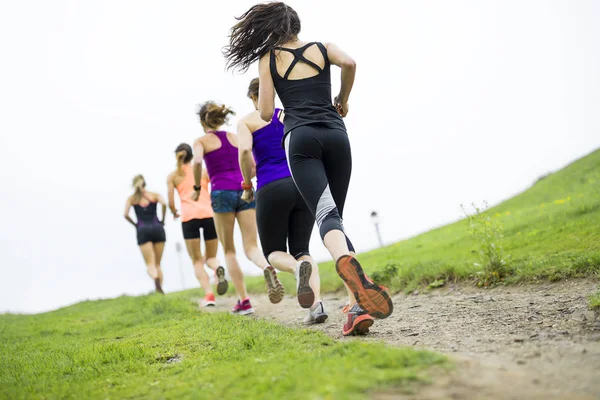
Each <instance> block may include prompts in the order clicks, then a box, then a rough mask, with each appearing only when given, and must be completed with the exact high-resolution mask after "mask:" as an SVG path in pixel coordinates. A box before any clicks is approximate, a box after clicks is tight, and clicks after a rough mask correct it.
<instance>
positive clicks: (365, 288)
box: [335, 256, 394, 319]
mask: <svg viewBox="0 0 600 400" xmlns="http://www.w3.org/2000/svg"><path fill="white" fill-rule="evenodd" d="M335 269H336V271H337V273H338V275H339V276H340V278H342V279H343V280H344V282H346V284H347V285H348V287H349V288H350V290H352V292H353V293H354V297H356V301H357V302H358V305H359V306H360V308H361V309H362V310H364V312H366V313H367V314H370V315H371V316H372V317H374V318H379V319H383V318H387V317H389V316H390V315H391V314H392V311H394V305H393V304H392V299H391V298H390V296H389V294H388V292H387V290H385V289H384V288H382V287H381V286H378V285H376V284H374V283H373V281H372V280H371V279H369V277H368V276H367V274H365V271H363V269H362V267H361V266H360V264H359V262H358V260H357V259H355V258H354V257H350V256H342V257H340V258H339V259H338V260H337V262H336V263H335Z"/></svg>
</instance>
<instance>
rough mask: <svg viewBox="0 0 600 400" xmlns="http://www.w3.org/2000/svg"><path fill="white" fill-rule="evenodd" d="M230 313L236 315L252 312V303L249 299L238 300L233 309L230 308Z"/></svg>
mask: <svg viewBox="0 0 600 400" xmlns="http://www.w3.org/2000/svg"><path fill="white" fill-rule="evenodd" d="M231 313H232V314H237V315H248V314H253V313H254V309H253V308H252V304H250V299H246V300H244V301H242V302H240V301H239V300H238V301H237V304H236V305H235V307H233V310H231Z"/></svg>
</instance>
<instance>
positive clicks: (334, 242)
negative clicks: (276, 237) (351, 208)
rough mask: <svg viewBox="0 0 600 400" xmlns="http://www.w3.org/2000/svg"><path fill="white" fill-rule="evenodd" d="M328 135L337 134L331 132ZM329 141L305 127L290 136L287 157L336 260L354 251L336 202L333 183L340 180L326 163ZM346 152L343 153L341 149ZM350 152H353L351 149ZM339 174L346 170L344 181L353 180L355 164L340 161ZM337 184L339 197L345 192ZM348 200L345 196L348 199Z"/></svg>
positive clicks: (324, 241) (311, 128) (287, 140)
mask: <svg viewBox="0 0 600 400" xmlns="http://www.w3.org/2000/svg"><path fill="white" fill-rule="evenodd" d="M327 131H328V132H326V133H327V134H330V133H333V132H336V130H327ZM328 145H329V140H328V138H327V137H326V135H323V134H322V132H320V130H319V129H317V128H315V127H311V126H302V127H300V128H297V129H296V130H294V131H292V132H290V133H289V134H288V135H287V137H286V140H285V148H286V154H287V156H288V163H289V166H290V170H291V172H292V176H293V178H294V182H295V183H296V186H297V187H298V190H299V191H300V193H301V194H302V197H303V198H304V201H305V202H306V204H307V206H308V208H309V209H310V210H311V212H312V213H313V215H314V216H315V219H316V221H317V226H318V227H319V232H320V234H321V238H322V239H323V243H324V244H325V247H326V248H327V250H329V253H330V254H331V256H332V257H333V259H334V260H337V259H339V258H340V257H341V256H345V255H348V254H349V253H350V250H349V249H348V244H347V242H346V236H345V234H344V228H343V226H342V219H341V217H340V214H339V211H338V208H337V205H336V203H335V200H334V198H333V193H332V191H331V188H330V183H329V179H331V178H337V177H336V176H335V175H337V174H339V173H340V172H339V171H335V172H336V174H331V175H332V176H330V171H328V170H326V168H325V163H324V160H323V157H324V153H325V151H326V147H328ZM339 150H340V151H343V149H339ZM348 150H349V149H348ZM337 169H338V170H345V171H344V173H343V174H341V175H342V177H346V176H347V177H348V180H349V176H350V172H351V170H352V162H351V160H347V161H346V162H344V161H343V160H340V165H339V166H338V168H337ZM340 186H341V185H340V184H337V183H336V189H338V190H337V191H336V194H339V192H340V191H341V189H340ZM346 189H347V188H346ZM344 197H345V196H344Z"/></svg>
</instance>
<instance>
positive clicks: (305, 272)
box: [297, 261, 315, 308]
mask: <svg viewBox="0 0 600 400" xmlns="http://www.w3.org/2000/svg"><path fill="white" fill-rule="evenodd" d="M298 268H299V269H300V271H299V272H298V290H297V291H298V293H297V296H298V303H300V307H302V308H310V307H311V306H312V305H313V304H314V302H315V292H313V290H312V288H311V287H310V283H309V282H310V276H311V275H312V264H311V263H310V262H308V261H302V263H300V267H298Z"/></svg>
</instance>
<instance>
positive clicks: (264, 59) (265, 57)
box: [258, 51, 271, 68]
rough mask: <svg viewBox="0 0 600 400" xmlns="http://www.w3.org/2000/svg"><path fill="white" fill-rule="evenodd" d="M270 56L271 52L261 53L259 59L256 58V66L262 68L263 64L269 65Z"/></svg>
mask: <svg viewBox="0 0 600 400" xmlns="http://www.w3.org/2000/svg"><path fill="white" fill-rule="evenodd" d="M270 58H271V52H270V51H268V52H267V53H266V54H265V55H263V56H262V57H261V58H260V60H258V67H259V68H262V67H263V66H265V65H266V66H269V60H270Z"/></svg>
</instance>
